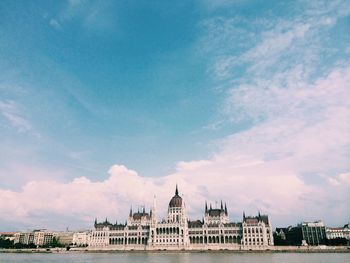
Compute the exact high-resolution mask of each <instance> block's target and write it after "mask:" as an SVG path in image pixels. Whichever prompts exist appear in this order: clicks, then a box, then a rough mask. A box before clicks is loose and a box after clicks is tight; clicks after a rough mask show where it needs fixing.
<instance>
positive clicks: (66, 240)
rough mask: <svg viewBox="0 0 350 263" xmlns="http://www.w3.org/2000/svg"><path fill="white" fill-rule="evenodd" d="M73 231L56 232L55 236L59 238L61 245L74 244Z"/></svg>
mask: <svg viewBox="0 0 350 263" xmlns="http://www.w3.org/2000/svg"><path fill="white" fill-rule="evenodd" d="M73 234H74V233H73V232H69V231H67V232H54V233H53V236H54V237H56V238H57V239H58V242H59V243H60V244H61V245H64V246H68V245H70V244H73Z"/></svg>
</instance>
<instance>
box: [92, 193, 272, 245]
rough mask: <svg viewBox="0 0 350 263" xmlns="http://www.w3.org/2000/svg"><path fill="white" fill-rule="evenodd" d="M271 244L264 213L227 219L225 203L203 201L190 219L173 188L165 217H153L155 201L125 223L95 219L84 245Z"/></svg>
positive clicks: (270, 227)
mask: <svg viewBox="0 0 350 263" xmlns="http://www.w3.org/2000/svg"><path fill="white" fill-rule="evenodd" d="M269 246H273V236H272V226H271V223H270V220H269V218H268V216H267V215H260V213H259V215H258V216H257V217H245V215H244V216H243V222H242V223H240V222H238V223H233V222H230V220H229V216H228V212H227V206H226V203H225V205H223V203H222V202H221V206H220V208H215V209H213V208H212V207H211V205H210V207H209V208H208V206H207V204H205V213H204V217H203V220H197V221H190V220H189V219H188V217H187V212H186V205H185V202H184V200H183V199H182V197H180V195H179V192H178V189H177V187H176V190H175V195H174V196H173V197H172V198H171V200H170V202H169V206H168V213H167V217H166V219H164V220H162V221H160V222H159V221H158V220H157V209H156V203H155V200H154V202H153V207H152V209H150V211H149V212H146V211H145V209H144V208H143V209H142V211H137V212H135V213H133V211H132V209H130V213H129V217H128V220H127V222H126V224H111V223H110V222H108V220H107V219H106V220H105V221H104V222H102V223H98V222H97V220H95V224H94V230H92V231H91V233H89V238H88V247H89V249H96V250H104V249H106V250H221V249H227V250H239V249H251V248H252V249H267V248H269Z"/></svg>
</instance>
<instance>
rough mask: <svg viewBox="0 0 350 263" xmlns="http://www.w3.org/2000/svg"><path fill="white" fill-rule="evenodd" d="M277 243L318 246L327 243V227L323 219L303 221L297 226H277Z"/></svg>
mask: <svg viewBox="0 0 350 263" xmlns="http://www.w3.org/2000/svg"><path fill="white" fill-rule="evenodd" d="M275 235H276V237H278V238H279V240H278V242H277V244H276V245H291V246H302V245H309V246H318V245H325V244H326V239H327V237H326V227H325V225H324V223H323V222H322V221H315V222H303V223H300V224H298V225H297V226H289V227H286V228H276V231H275Z"/></svg>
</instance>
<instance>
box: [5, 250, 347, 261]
mask: <svg viewBox="0 0 350 263" xmlns="http://www.w3.org/2000/svg"><path fill="white" fill-rule="evenodd" d="M0 262H16V263H17V262H21V263H26V262H43V263H44V262H45V263H46V262H50V263H58V262H65V263H66V262H68V263H69V262H74V263H80V262H81V263H83V262H84V263H85V262H101V263H107V262H108V263H109V262H118V263H129V262H130V263H144V262H145V263H178V262H179V263H180V262H181V263H197V262H198V263H209V262H210V263H211V262H215V263H228V262H235V263H252V262H259V263H277V262H278V263H280V262H287V263H290V262H293V263H294V262H295V263H316V262H317V263H323V262H324V263H330V262H337V263H343V262H344V263H345V262H346V263H349V262H350V253H340V254H335V253H317V254H316V253H313V254H305V253H175V252H169V253H141V252H140V253H137V252H135V253H74V252H72V253H66V254H64V253H62V254H12V253H2V254H0Z"/></svg>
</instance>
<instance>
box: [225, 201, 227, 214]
mask: <svg viewBox="0 0 350 263" xmlns="http://www.w3.org/2000/svg"><path fill="white" fill-rule="evenodd" d="M225 215H227V206H226V202H225Z"/></svg>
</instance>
